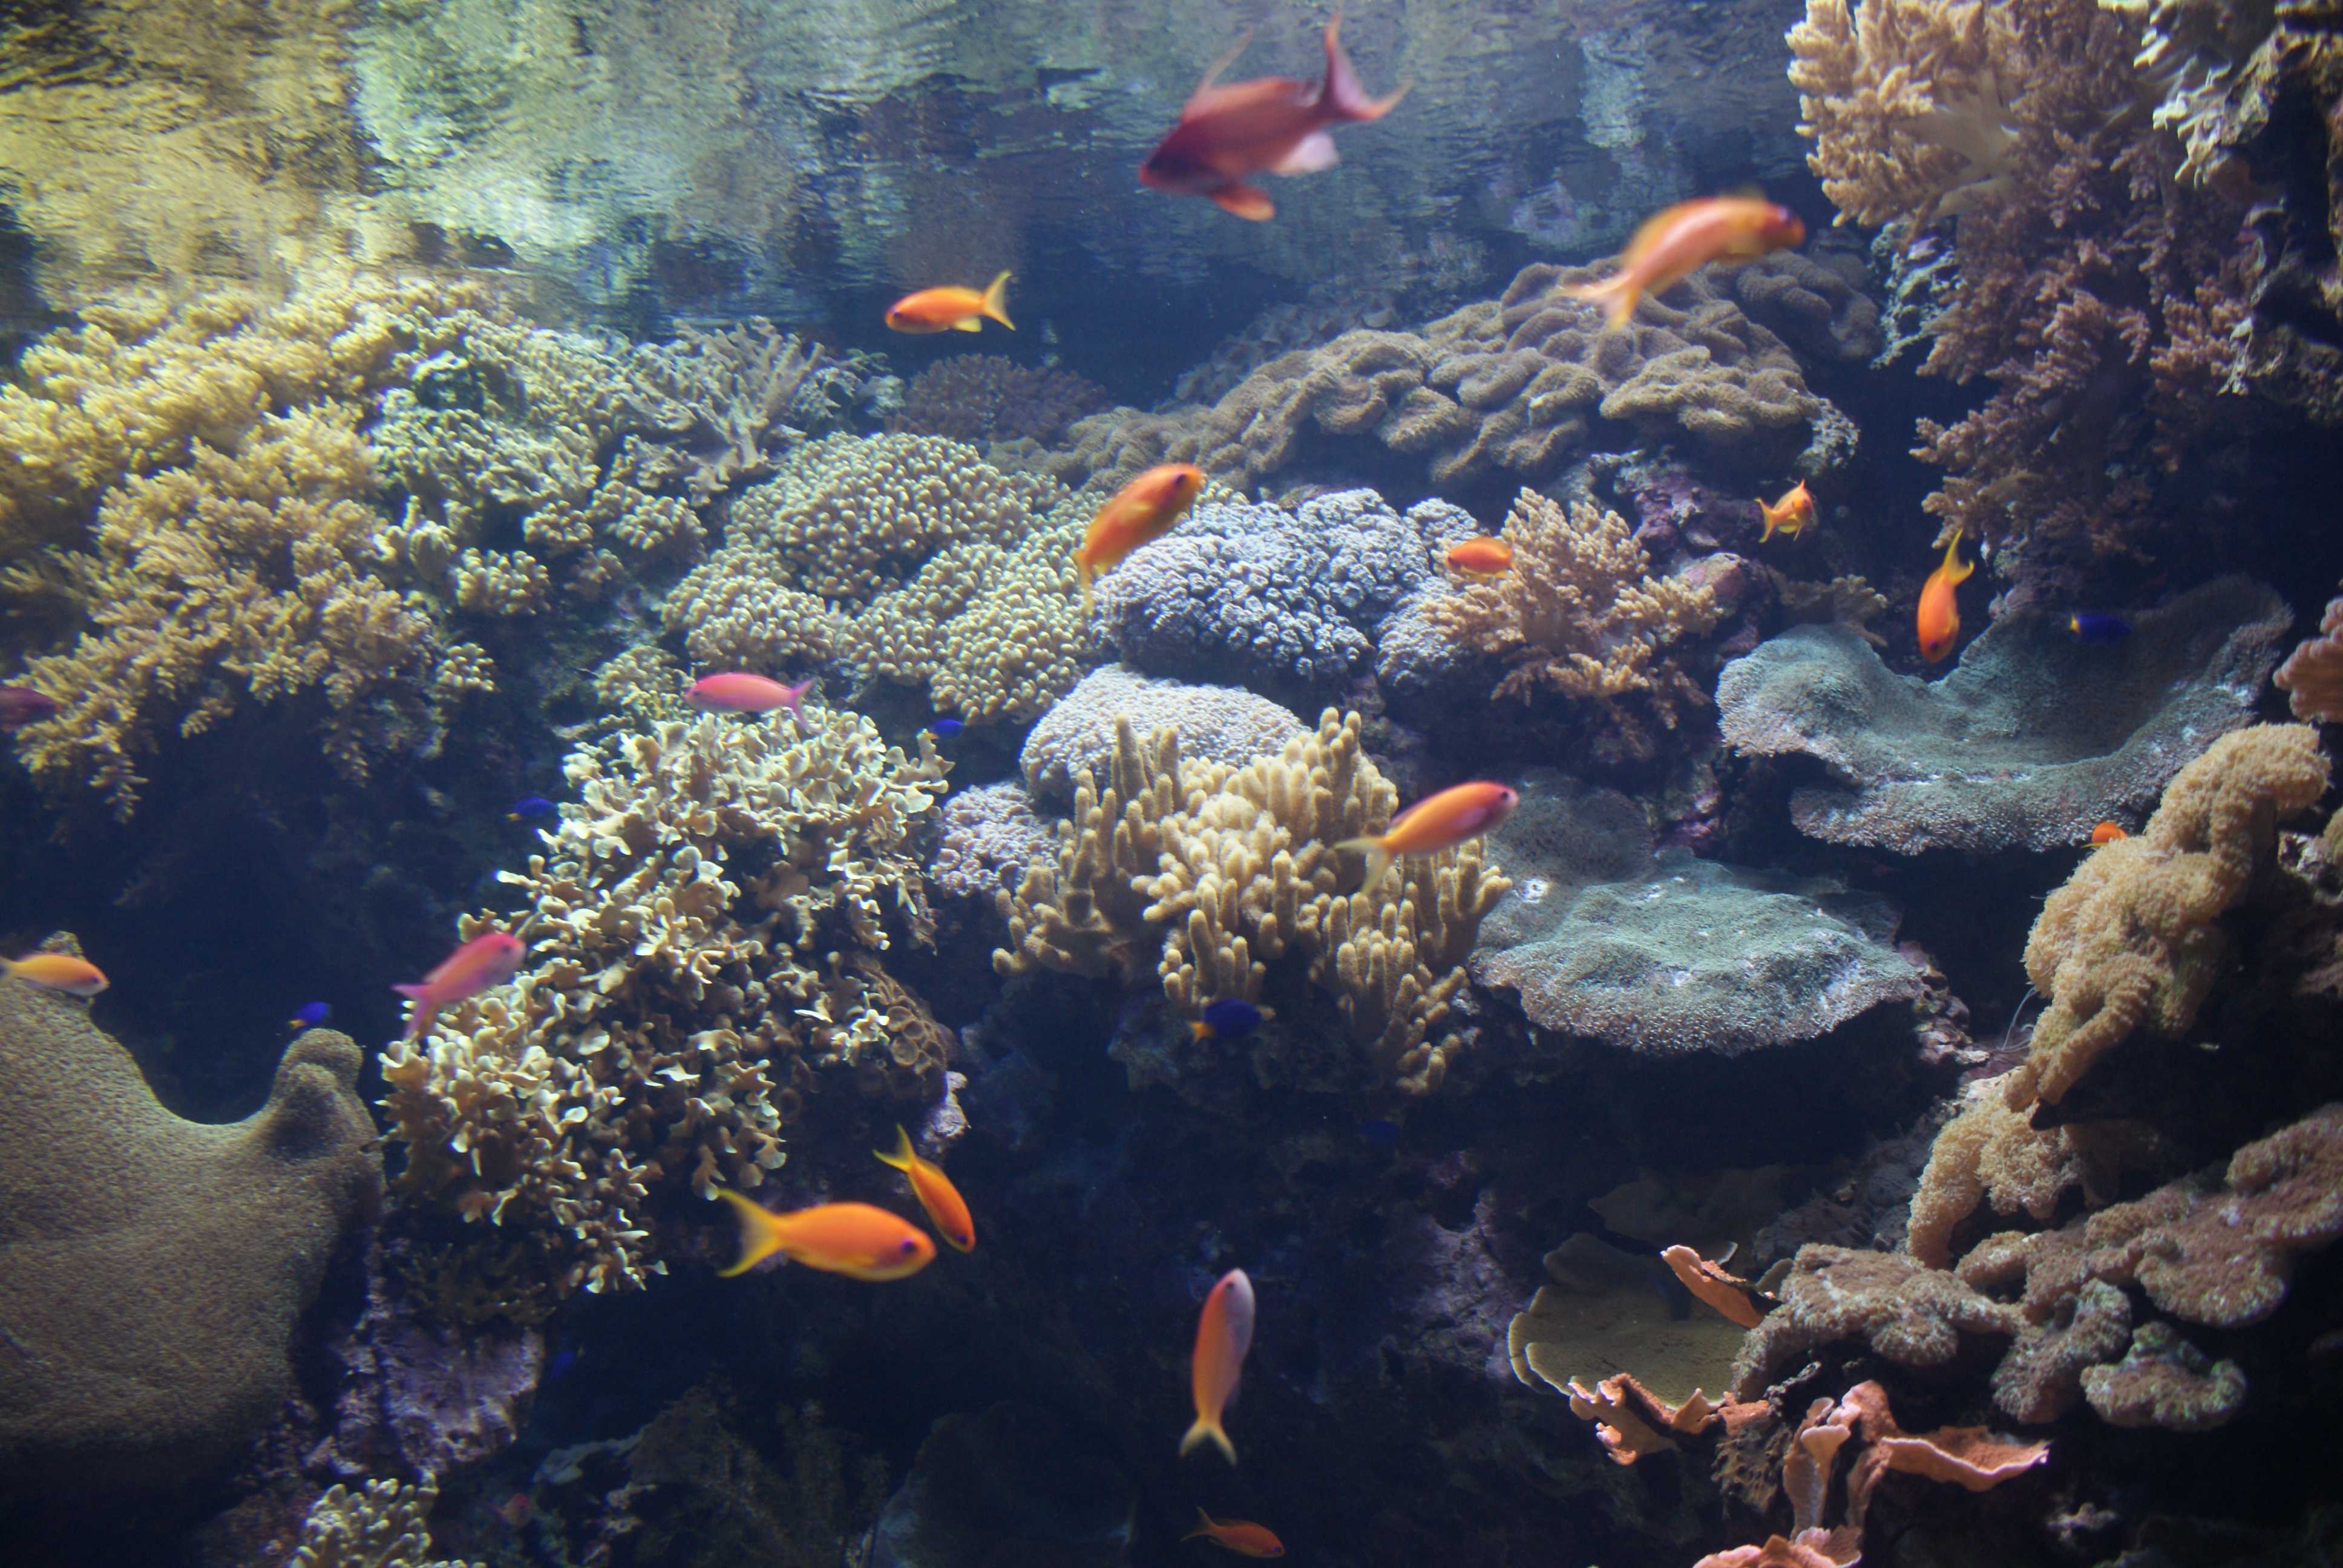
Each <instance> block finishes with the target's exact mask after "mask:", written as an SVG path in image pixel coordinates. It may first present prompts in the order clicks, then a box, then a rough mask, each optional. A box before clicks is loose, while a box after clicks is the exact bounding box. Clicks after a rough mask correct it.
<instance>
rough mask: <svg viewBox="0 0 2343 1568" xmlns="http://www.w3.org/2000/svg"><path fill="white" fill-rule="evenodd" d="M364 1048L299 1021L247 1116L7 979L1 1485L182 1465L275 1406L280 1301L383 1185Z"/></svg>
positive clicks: (0, 1232)
mask: <svg viewBox="0 0 2343 1568" xmlns="http://www.w3.org/2000/svg"><path fill="white" fill-rule="evenodd" d="M361 1060H362V1059H361V1058H360V1055H359V1052H358V1049H357V1046H356V1045H354V1044H352V1043H351V1042H350V1040H348V1039H347V1037H346V1036H343V1035H339V1034H336V1033H334V1032H332V1031H330V1030H310V1031H309V1032H307V1033H306V1034H303V1035H302V1036H301V1037H300V1038H298V1039H297V1040H295V1041H294V1042H293V1043H292V1045H291V1046H289V1047H288V1048H287V1050H286V1052H285V1058H284V1060H283V1061H282V1062H280V1063H279V1064H278V1066H277V1081H276V1085H275V1087H274V1089H273V1090H272V1091H270V1094H269V1098H268V1103H267V1104H266V1105H265V1106H263V1107H262V1108H261V1109H260V1110H259V1111H256V1112H255V1113H254V1114H253V1115H252V1116H251V1117H250V1118H248V1119H247V1120H246V1121H241V1122H237V1123H236V1124H234V1125H231V1126H205V1125H199V1124H197V1123H195V1122H191V1121H181V1120H179V1118H177V1117H176V1116H174V1115H172V1114H171V1113H170V1112H169V1111H166V1110H165V1109H164V1108H163V1106H162V1105H161V1104H160V1103H158V1102H157V1101H156V1099H155V1096H154V1094H153V1093H152V1092H151V1091H149V1090H148V1089H147V1087H146V1082H145V1081H144V1080H143V1079H141V1078H140V1076H139V1073H138V1069H137V1066H136V1064H135V1063H134V1062H133V1061H132V1060H131V1059H130V1056H129V1053H128V1052H126V1051H125V1050H123V1049H122V1048H121V1047H120V1046H118V1045H116V1043H115V1042H114V1041H113V1040H110V1039H108V1038H107V1037H106V1035H105V1034H103V1033H101V1032H100V1031H99V1030H96V1028H95V1027H93V1026H92V1025H91V1023H90V1021H89V1008H88V1005H87V1004H86V1003H85V1002H80V1001H77V1000H74V999H73V998H71V997H67V996H65V995H63V994H61V993H59V992H56V991H47V990H38V989H36V988H35V987H34V986H33V985H31V984H30V983H28V982H26V981H24V980H0V1324H5V1330H6V1332H5V1340H6V1342H7V1344H8V1346H9V1353H8V1354H6V1355H5V1356H0V1463H5V1465H6V1467H7V1470H8V1474H9V1478H10V1483H11V1484H12V1485H15V1484H23V1483H37V1484H50V1485H58V1486H65V1487H73V1488H80V1487H88V1486H96V1487H112V1486H131V1485H140V1484H147V1483H156V1482H158V1481H167V1480H175V1479H183V1478H186V1477H187V1476H189V1475H191V1474H193V1473H196V1472H199V1471H201V1470H202V1469H204V1468H205V1467H206V1466H208V1465H210V1464H212V1463H214V1462H217V1461H219V1460H220V1459H222V1458H224V1457H226V1456H227V1455H228V1454H230V1453H232V1452H234V1451H235V1449H236V1446H237V1445H238V1444H239V1443H241V1442H244V1441H245V1440H246V1438H247V1437H249V1436H250V1435H251V1434H252V1433H254V1432H256V1431H258V1430H259V1429H260V1427H261V1426H263V1425H264V1424H265V1423H266V1422H267V1421H268V1419H269V1418H270V1417H271V1416H273V1415H275V1414H276V1413H277V1409H278V1407H279V1406H280V1405H281V1403H282V1402H283V1401H284V1400H285V1398H286V1396H287V1394H288V1393H290V1392H292V1389H293V1371H292V1368H291V1366H290V1365H289V1364H288V1362H287V1357H288V1355H289V1353H290V1347H291V1342H292V1338H293V1330H294V1322H295V1319H296V1318H297V1317H298V1316H299V1314H300V1313H301V1312H302V1310H303V1309H304V1308H305V1307H306V1306H307V1304H308V1302H309V1300H310V1298H311V1296H312V1295H313V1294H315V1292H316V1291H317V1284H318V1282H319V1280H320V1279H321V1278H322V1277H323V1276H324V1273H325V1270H326V1263H327V1258H328V1257H329V1256H330V1255H331V1253H332V1251H333V1250H334V1243H335V1241H336V1239H337V1237H338V1236H339V1235H340V1234H341V1231H342V1229H343V1227H344V1226H345V1225H346V1224H347V1223H348V1222H349V1221H351V1220H352V1219H354V1218H356V1217H357V1215H358V1214H359V1213H360V1212H361V1211H363V1210H364V1209H366V1208H367V1206H369V1205H370V1204H371V1203H372V1202H373V1201H375V1198H376V1195H377V1192H378V1191H379V1188H380V1183H381V1171H380V1165H379V1161H378V1160H377V1156H376V1155H374V1154H373V1153H371V1152H369V1151H368V1147H367V1146H368V1145H369V1143H370V1142H371V1141H372V1140H373V1137H374V1122H373V1121H372V1119H371V1118H370V1117H368V1116H367V1109H366V1103H365V1101H361V1100H360V1099H358V1097H357V1094H356V1093H355V1092H354V1089H353V1086H354V1085H355V1084H356V1083H357V1075H358V1068H359V1066H360V1063H361Z"/></svg>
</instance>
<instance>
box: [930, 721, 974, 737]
mask: <svg viewBox="0 0 2343 1568" xmlns="http://www.w3.org/2000/svg"><path fill="white" fill-rule="evenodd" d="M967 728H968V726H967V725H965V724H962V723H961V722H960V720H959V719H937V720H936V721H935V722H934V723H933V724H930V725H929V726H928V733H929V734H930V735H932V736H934V737H935V738H936V739H939V740H950V739H951V738H952V737H953V736H955V735H958V734H959V733H960V731H961V730H963V729H967Z"/></svg>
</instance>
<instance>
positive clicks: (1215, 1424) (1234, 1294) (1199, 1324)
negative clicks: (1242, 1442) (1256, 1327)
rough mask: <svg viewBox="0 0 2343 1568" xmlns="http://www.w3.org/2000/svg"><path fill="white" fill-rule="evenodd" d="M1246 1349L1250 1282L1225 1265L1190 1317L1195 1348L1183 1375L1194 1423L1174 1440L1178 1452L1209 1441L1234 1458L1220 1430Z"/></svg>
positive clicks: (1249, 1327) (1249, 1329)
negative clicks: (1191, 1396)
mask: <svg viewBox="0 0 2343 1568" xmlns="http://www.w3.org/2000/svg"><path fill="white" fill-rule="evenodd" d="M1251 1349H1252V1280H1250V1279H1248V1278H1246V1276H1245V1271H1243V1270H1242V1269H1231V1270H1230V1271H1228V1272H1227V1273H1225V1274H1222V1276H1221V1278H1220V1282H1218V1283H1217V1284H1215V1285H1213V1287H1212V1294H1210V1295H1208V1296H1206V1297H1205V1298H1204V1310H1203V1312H1202V1313H1201V1314H1199V1315H1198V1317H1197V1319H1196V1351H1195V1354H1194V1355H1193V1356H1192V1357H1191V1358H1190V1360H1189V1363H1188V1379H1189V1382H1190V1384H1191V1387H1192V1392H1194V1394H1195V1396H1196V1424H1195V1425H1193V1426H1192V1427H1190V1428H1189V1429H1188V1435H1187V1436H1185V1437H1183V1438H1182V1439H1181V1440H1180V1452H1182V1453H1183V1454H1184V1453H1186V1452H1189V1451H1190V1450H1191V1449H1194V1448H1200V1447H1202V1445H1204V1444H1205V1443H1208V1442H1209V1443H1211V1444H1212V1446H1213V1447H1214V1448H1217V1449H1219V1450H1220V1451H1221V1452H1222V1454H1224V1455H1226V1456H1227V1458H1228V1462H1230V1463H1231V1464H1234V1463H1235V1462H1237V1451H1236V1448H1235V1446H1234V1445H1233V1444H1232V1443H1231V1442H1229V1434H1228V1433H1227V1432H1224V1431H1222V1429H1221V1422H1222V1421H1224V1420H1226V1419H1227V1416H1228V1410H1229V1402H1230V1401H1231V1400H1232V1399H1234V1398H1236V1397H1237V1374H1238V1373H1240V1372H1242V1371H1243V1370H1244V1359H1245V1352H1247V1351H1250V1350H1251Z"/></svg>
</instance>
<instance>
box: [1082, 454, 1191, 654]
mask: <svg viewBox="0 0 2343 1568" xmlns="http://www.w3.org/2000/svg"><path fill="white" fill-rule="evenodd" d="M1203 490H1204V470H1203V469H1202V468H1199V467H1196V465H1195V464H1193V463H1160V464H1158V465H1156V466H1155V467H1152V468H1150V469H1148V470H1147V472H1145V473H1143V474H1141V475H1140V476H1139V477H1137V478H1135V479H1133V480H1131V483H1129V484H1127V485H1125V486H1124V487H1122V488H1121V489H1120V490H1117V491H1116V492H1115V493H1114V495H1113V496H1112V498H1110V499H1109V500H1108V501H1107V504H1106V505H1105V506H1103V507H1101V508H1099V509H1098V516H1096V517H1094V518H1091V526H1090V528H1089V529H1088V531H1086V532H1085V533H1084V534H1083V535H1082V543H1081V548H1080V549H1077V550H1076V551H1075V552H1074V565H1075V566H1077V567H1079V568H1081V574H1082V618H1083V619H1084V620H1088V619H1089V618H1090V614H1091V579H1092V578H1095V577H1097V576H1098V574H1099V573H1101V572H1103V571H1105V570H1107V569H1108V568H1111V567H1112V566H1113V565H1114V564H1115V563H1116V562H1117V561H1119V560H1121V559H1122V558H1123V557H1125V556H1127V555H1129V554H1130V553H1131V551H1133V550H1135V549H1137V548H1139V547H1140V546H1141V545H1143V544H1146V543H1148V542H1149V541H1151V540H1153V539H1160V538H1162V537H1163V536H1164V535H1165V534H1168V533H1170V532H1171V531H1172V529H1173V528H1176V527H1177V526H1178V525H1179V522H1180V519H1181V518H1182V517H1184V516H1186V515H1187V511H1188V508H1190V507H1192V506H1194V505H1195V504H1196V498H1197V497H1198V496H1200V495H1202V493H1203Z"/></svg>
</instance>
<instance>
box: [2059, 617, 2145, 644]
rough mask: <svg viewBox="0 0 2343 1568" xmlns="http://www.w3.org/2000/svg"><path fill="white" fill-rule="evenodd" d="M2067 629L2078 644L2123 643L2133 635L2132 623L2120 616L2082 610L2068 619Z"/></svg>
mask: <svg viewBox="0 0 2343 1568" xmlns="http://www.w3.org/2000/svg"><path fill="white" fill-rule="evenodd" d="M2066 629H2067V630H2068V631H2071V632H2073V633H2074V634H2075V638H2076V640H2077V641H2078V642H2121V641H2122V640H2123V639H2124V638H2127V637H2129V636H2130V635H2131V622H2129V621H2127V620H2126V619H2124V618H2123V617H2121V616H2119V615H2102V614H2100V613H2099V612H2098V611H2097V610H2089V609H2081V610H2077V611H2076V612H2075V613H2074V614H2073V615H2070V616H2068V617H2067V618H2066Z"/></svg>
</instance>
